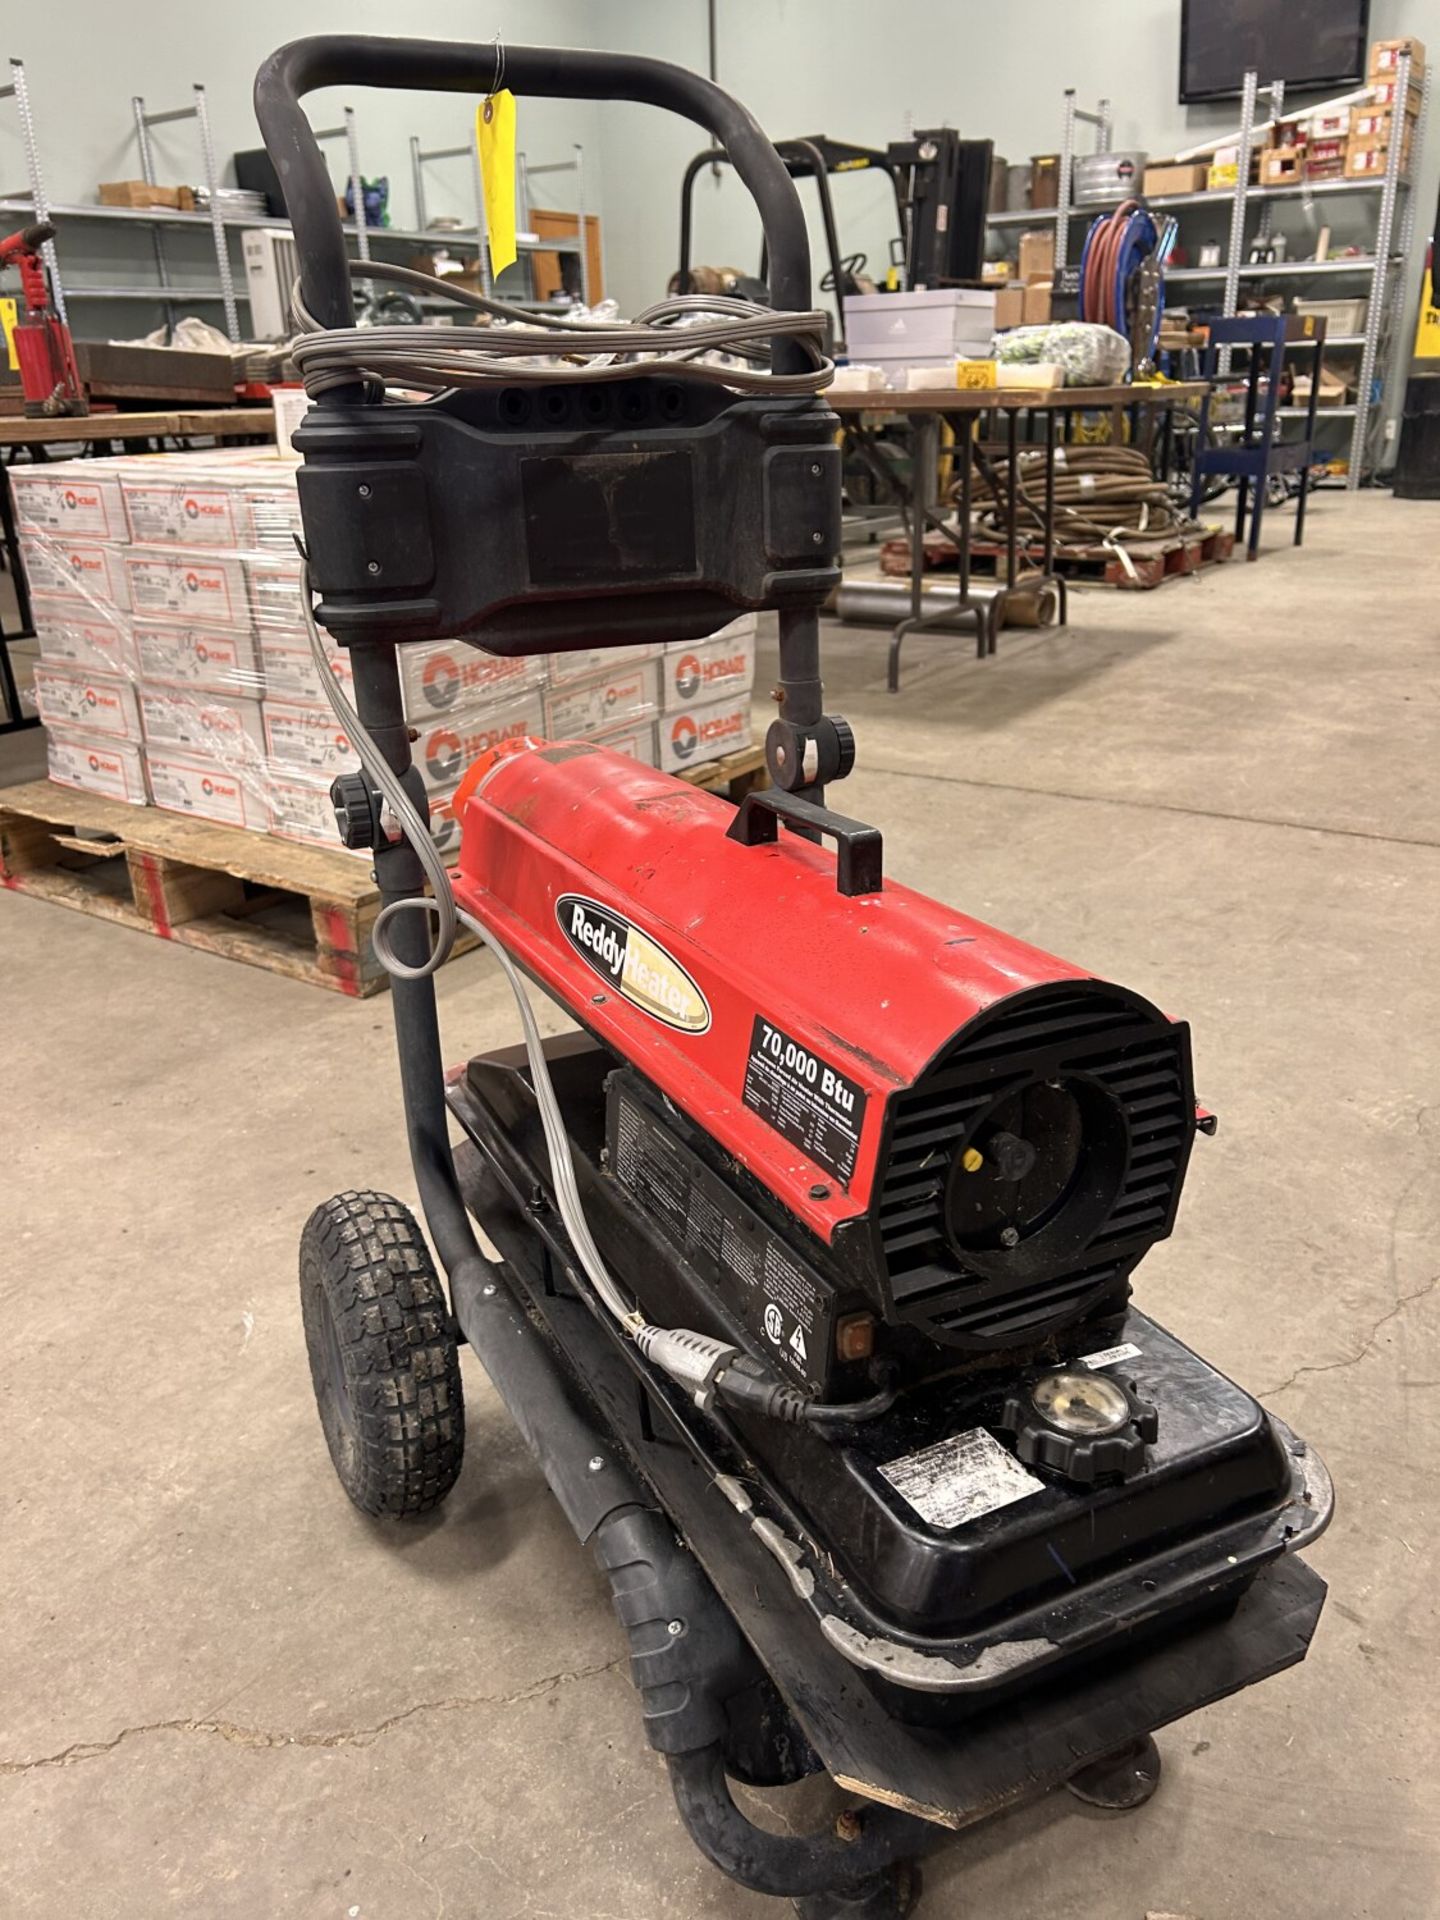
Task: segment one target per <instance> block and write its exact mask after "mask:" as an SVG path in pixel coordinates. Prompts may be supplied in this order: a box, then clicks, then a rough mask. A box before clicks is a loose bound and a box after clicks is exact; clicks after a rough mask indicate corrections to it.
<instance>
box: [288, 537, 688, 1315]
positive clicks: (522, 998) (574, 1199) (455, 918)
mask: <svg viewBox="0 0 1440 1920" xmlns="http://www.w3.org/2000/svg"><path fill="white" fill-rule="evenodd" d="M302 560H303V556H302ZM311 593H312V588H311V584H310V565H309V562H308V560H303V564H302V567H301V575H300V605H301V609H302V611H303V613H304V616H305V630H306V632H307V634H308V635H309V639H310V652H311V655H312V657H313V659H314V661H315V665H316V668H317V670H318V672H319V675H320V684H321V686H322V687H324V689H325V694H326V697H327V699H328V700H329V702H330V705H331V706H332V707H333V708H334V710H335V716H336V718H337V719H338V720H339V722H340V724H341V726H342V727H343V729H344V730H345V733H346V734H347V736H348V737H349V739H350V742H351V745H352V746H353V747H354V748H355V751H356V752H357V753H358V754H359V756H360V764H361V766H363V767H364V769H365V771H366V772H367V773H368V774H369V775H370V777H371V779H373V780H374V782H375V784H376V786H377V787H379V789H380V791H381V793H382V794H383V796H384V798H385V800H386V802H387V803H388V805H389V807H390V809H391V811H392V812H393V814H394V815H395V819H396V821H397V823H398V825H399V827H400V831H401V832H402V833H403V835H404V836H405V838H406V839H407V840H408V841H409V842H410V845H411V846H412V847H413V848H414V850H415V853H416V855H417V857H418V858H419V861H420V864H421V866H422V867H423V868H424V869H425V875H426V878H427V879H428V880H429V882H430V885H431V888H432V890H433V893H434V898H433V899H429V900H427V899H424V898H421V897H418V896H417V897H415V898H413V899H406V900H392V901H390V902H389V904H388V905H387V906H384V907H382V908H381V910H380V912H379V914H378V915H377V916H376V920H375V925H374V927H373V929H372V931H371V940H372V943H373V945H374V948H375V953H376V956H377V958H378V959H379V961H380V964H381V965H382V966H383V967H384V968H385V969H386V971H387V972H389V973H392V974H395V975H397V976H398V977H399V978H400V979H402V980H424V979H426V978H427V977H428V976H429V975H430V974H432V973H434V972H435V970H436V968H437V967H439V966H440V965H441V964H442V963H443V962H444V960H445V959H446V958H447V956H448V955H449V952H450V949H451V948H452V947H453V945H454V944H455V935H456V932H457V931H458V929H459V927H460V926H461V925H464V926H466V927H468V928H469V929H470V931H471V932H472V933H473V934H475V935H476V936H477V938H478V939H479V940H481V941H482V942H483V943H484V945H485V946H487V947H488V948H489V949H490V951H491V952H492V953H493V954H494V955H495V958H496V959H497V960H498V961H499V963H500V970H501V972H502V973H503V974H504V975H505V978H506V980H507V981H508V982H509V984H510V990H511V992H512V993H513V994H514V996H515V1004H516V1006H517V1007H518V1009H519V1012H520V1025H521V1028H522V1030H523V1032H524V1035H525V1053H526V1057H527V1058H528V1060H529V1062H530V1077H531V1080H532V1082H533V1084H534V1088H535V1099H536V1103H537V1105H538V1106H539V1109H540V1123H541V1126H542V1128H543V1129H544V1133H545V1150H546V1154H547V1156H548V1158H549V1161H550V1178H551V1181H552V1184H553V1185H554V1188H555V1203H556V1206H557V1207H558V1208H559V1211H560V1217H561V1219H562V1220H563V1221H564V1223H565V1230H566V1232H567V1233H568V1234H569V1236H570V1239H571V1243H572V1244H573V1246H574V1248H575V1252H576V1255H577V1257H578V1258H579V1261H580V1264H581V1266H582V1267H583V1268H584V1269H585V1272H586V1274H587V1275H588V1277H589V1279H590V1282H591V1285H592V1286H593V1287H594V1288H595V1291H596V1292H597V1293H598V1294H599V1296H600V1298H601V1299H602V1300H603V1301H604V1303H605V1305H606V1307H607V1308H608V1309H609V1311H610V1312H611V1313H612V1314H614V1316H615V1318H616V1319H617V1320H618V1321H620V1323H621V1324H622V1326H624V1327H625V1328H626V1329H627V1331H629V1332H630V1333H631V1335H632V1336H633V1337H635V1338H636V1339H639V1338H640V1336H641V1334H642V1333H645V1332H651V1333H654V1332H658V1331H659V1329H653V1328H649V1327H647V1323H646V1320H645V1316H644V1314H642V1313H640V1312H639V1311H638V1309H637V1308H635V1307H633V1306H631V1305H628V1304H627V1303H626V1300H625V1298H624V1295H623V1294H622V1293H621V1292H620V1289H619V1287H618V1286H617V1285H616V1284H615V1281H614V1279H613V1278H612V1277H611V1275H610V1272H609V1270H608V1269H607V1267H606V1265H605V1262H604V1260H603V1259H602V1258H601V1256H600V1251H599V1249H598V1248H597V1247H596V1245H595V1241H594V1239H593V1237H592V1235H591V1232H590V1225H589V1222H588V1221H587V1220H586V1218H585V1210H584V1207H583V1205H582V1203H581V1199H580V1188H579V1184H578V1182H577V1180H576V1177H575V1161H574V1158H573V1156H572V1155H571V1152H570V1140H569V1136H568V1134H567V1133H566V1131H565V1121H564V1117H563V1116H562V1114H561V1112H560V1102H559V1101H558V1099H557V1098H556V1096H555V1088H554V1085H553V1083H552V1082H551V1079H550V1068H549V1064H548V1062H547V1061H546V1059H545V1043H544V1040H543V1038H542V1036H541V1033H540V1028H539V1025H538V1024H537V1022H536V1019H535V1010H534V1008H533V1007H532V1006H531V1005H530V996H529V994H528V993H527V992H526V990H525V982H524V981H523V979H522V978H521V976H520V970H519V968H518V967H517V966H516V965H515V962H514V961H513V960H512V959H511V958H510V955H509V954H508V953H507V952H506V950H505V948H504V947H503V946H501V944H500V942H499V941H498V940H497V939H496V937H495V935H494V934H493V933H492V932H491V930H490V928H488V927H487V926H485V925H484V924H483V923H482V922H481V921H479V920H477V919H476V918H475V916H474V915H473V914H470V913H466V912H464V911H463V909H461V908H460V907H458V906H457V905H456V903H455V893H454V889H453V888H452V887H451V885H450V875H449V873H448V872H447V871H446V868H445V862H444V861H443V860H442V859H441V858H440V854H439V850H438V849H437V847H436V845H435V842H434V840H433V839H432V837H431V834H430V827H429V824H428V822H427V821H425V820H422V819H421V817H420V814H419V812H418V811H417V810H416V808H415V807H414V805H413V804H412V803H411V800H410V796H409V794H408V793H406V791H405V789H404V787H403V786H402V785H401V783H400V781H399V779H398V778H397V776H396V774H395V771H394V769H393V768H392V767H391V765H390V764H389V762H388V761H387V760H386V758H385V756H384V754H382V753H381V751H380V749H379V748H378V747H377V746H376V744H375V742H374V740H373V739H372V738H371V736H370V734H369V732H368V731H367V729H366V727H365V725H364V723H363V722H362V721H361V719H360V716H359V714H358V713H356V711H355V709H354V708H353V707H352V706H351V705H350V702H349V701H348V700H347V699H346V698H345V695H344V694H343V693H342V692H341V690H340V687H339V685H338V684H337V682H336V679H335V676H334V674H333V673H332V672H331V671H330V660H329V656H328V655H327V654H326V652H325V643H324V641H323V640H322V638H321V636H320V629H319V627H318V626H317V624H316V621H315V611H314V607H313V605H312V604H311ZM407 912H409V913H415V912H419V913H426V914H433V915H434V916H435V918H436V920H437V921H438V922H439V927H438V931H437V935H436V940H435V945H434V949H433V951H432V952H431V954H430V957H429V959H428V960H427V961H425V962H424V963H423V964H422V965H420V966H418V967H416V966H411V965H410V964H409V963H408V962H406V961H404V960H401V959H400V957H399V956H398V955H397V954H396V953H395V951H394V949H393V947H392V946H391V944H390V940H389V929H390V927H391V925H392V924H393V923H394V921H395V920H396V919H397V918H398V916H399V915H400V914H402V913H407Z"/></svg>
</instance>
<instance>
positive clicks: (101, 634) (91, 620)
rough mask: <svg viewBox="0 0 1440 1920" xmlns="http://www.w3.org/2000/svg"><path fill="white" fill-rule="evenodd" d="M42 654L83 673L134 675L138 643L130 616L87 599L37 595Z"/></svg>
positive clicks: (32, 604) (33, 607) (34, 614)
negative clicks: (93, 604) (136, 642)
mask: <svg viewBox="0 0 1440 1920" xmlns="http://www.w3.org/2000/svg"><path fill="white" fill-rule="evenodd" d="M30 612H31V616H32V618H33V619H34V622H35V637H36V639H37V640H38V641H39V643H40V658H41V659H42V660H49V661H53V662H55V663H56V664H57V665H60V666H70V667H79V668H80V670H81V671H82V672H83V673H110V674H116V675H118V676H119V677H120V678H122V679H133V678H134V677H135V674H136V671H137V662H136V657H135V644H134V640H133V638H132V635H131V631H130V621H129V618H128V616H126V615H124V614H120V613H108V614H107V613H106V612H105V610H104V609H103V608H100V607H92V606H90V605H88V604H87V603H86V602H85V601H84V600H71V599H69V598H67V597H56V598H53V599H52V598H45V599H41V598H39V597H37V598H36V599H34V600H32V601H31V602H30Z"/></svg>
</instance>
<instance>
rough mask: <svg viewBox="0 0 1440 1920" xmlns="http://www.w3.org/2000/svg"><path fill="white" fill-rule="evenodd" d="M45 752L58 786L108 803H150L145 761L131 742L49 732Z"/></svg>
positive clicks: (140, 805) (141, 804)
mask: <svg viewBox="0 0 1440 1920" xmlns="http://www.w3.org/2000/svg"><path fill="white" fill-rule="evenodd" d="M45 750H46V755H47V757H48V760H49V766H50V778H51V779H52V780H53V781H55V783H56V784H57V785H58V786H62V787H79V788H80V790H81V791H82V792H83V793H101V794H104V796H105V798H106V799H107V800H123V801H124V802H125V803H126V804H127V805H128V806H132V807H143V806H146V805H148V804H149V799H150V795H149V791H148V789H147V788H146V785H145V763H144V759H143V757H142V755H141V752H140V749H139V747H137V746H132V745H131V744H130V743H129V742H128V741H124V740H84V739H80V738H78V737H76V736H75V735H73V734H71V735H67V734H60V733H49V734H47V735H46V737H45Z"/></svg>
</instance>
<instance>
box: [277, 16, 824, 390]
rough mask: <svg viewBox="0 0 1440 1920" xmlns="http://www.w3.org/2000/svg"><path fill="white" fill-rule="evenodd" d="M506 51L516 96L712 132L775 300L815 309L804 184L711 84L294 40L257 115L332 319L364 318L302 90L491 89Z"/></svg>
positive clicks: (633, 72) (524, 55)
mask: <svg viewBox="0 0 1440 1920" xmlns="http://www.w3.org/2000/svg"><path fill="white" fill-rule="evenodd" d="M502 58H503V62H504V67H503V77H504V81H505V84H506V85H507V86H508V87H511V88H512V89H513V90H514V91H515V92H516V93H517V94H521V93H524V94H540V95H545V96H547V97H550V98H555V99H568V100H635V101H640V102H642V103H644V104H646V105H648V106H653V107H666V108H668V109H669V110H670V111H671V112H672V113H678V114H682V115H683V116H684V117H685V118H686V119H689V120H693V121H695V122H696V123H697V124H698V125H699V126H702V127H705V128H707V129H708V130H709V131H710V132H711V133H712V134H713V135H714V136H715V138H716V139H718V140H719V142H720V144H721V145H722V146H723V147H724V149H725V152H726V153H727V154H728V155H729V157H730V160H731V161H732V163H733V164H734V167H735V171H736V172H737V173H738V174H739V175H740V178H741V179H742V180H743V181H744V182H745V185H746V186H747V187H748V188H749V189H750V192H751V195H752V196H753V198H754V200H755V204H756V206H757V207H758V208H759V211H760V219H761V223H762V225H763V227H764V229H765V243H766V247H767V249H768V251H769V257H770V260H771V261H772V263H773V271H772V277H771V298H772V301H773V303H774V305H775V306H776V307H780V308H784V309H786V310H787V311H795V312H804V311H806V310H807V309H808V308H809V306H810V304H811V291H810V245H809V239H808V236H807V233H806V228H805V216H804V213H803V212H802V210H801V206H800V200H799V197H798V195H797V194H796V192H795V187H794V183H793V182H792V180H791V179H790V176H789V174H788V173H787V172H786V170H785V165H784V162H783V161H782V160H781V158H780V156H779V155H778V154H777V153H776V151H775V149H774V147H773V146H772V145H771V143H770V141H769V140H768V139H767V138H766V136H765V134H764V132H763V131H762V129H761V128H760V126H759V124H758V123H757V122H756V121H755V120H754V119H753V118H752V116H751V115H750V114H749V113H747V112H746V110H745V108H744V107H742V106H741V105H740V103H739V102H738V101H737V100H733V99H732V98H731V97H730V95H729V94H728V93H725V92H724V91H722V89H721V88H719V87H717V86H715V85H714V84H713V83H712V82H711V81H709V80H702V79H701V77H700V76H699V75H698V74H695V73H689V72H687V71H686V70H685V68H684V67H676V66H672V65H671V64H670V63H669V62H668V61H664V60H647V59H644V58H642V57H641V56H639V55H637V54H628V53H590V52H585V51H581V50H579V49H574V48H566V47H509V46H507V47H505V48H504V50H503V54H502V52H501V50H500V49H499V48H497V47H496V46H494V45H493V44H492V45H480V46H476V45H464V44H461V43H458V42H452V41H446V40H400V39H381V38H379V37H377V36H374V35H351V34H317V35H315V36H313V37H312V38H310V39H305V40H292V41H291V42H290V43H289V45H288V46H284V47H281V48H279V49H278V51H277V52H275V53H272V54H271V55H270V57H269V59H268V60H266V61H265V63H264V65H263V66H262V67H261V68H260V71H259V73H258V74H257V75H256V76H255V117H256V118H257V119H258V121H259V122H260V131H261V133H262V135H263V136H264V140H265V145H266V148H267V149H268V151H269V154H270V158H271V160H272V161H273V162H274V166H275V171H276V172H277V174H278V175H279V176H280V185H281V188H282V190H283V192H284V195H285V204H286V206H287V207H288V208H289V210H290V219H291V223H292V225H293V226H294V229H295V244H296V247H297V250H298V252H299V256H300V278H301V287H302V291H303V293H304V297H305V304H306V306H307V307H308V308H309V309H310V311H311V313H313V314H314V315H315V317H316V319H317V320H319V321H320V323H321V324H322V325H323V326H327V327H348V326H351V325H352V324H353V321H354V312H353V308H352V305H351V298H350V268H349V263H348V260H347V257H346V252H345V233H344V229H343V228H342V226H341V224H340V216H339V213H338V211H337V209H336V205H335V193H334V189H333V188H332V186H331V184H330V175H329V172H328V170H327V169H326V166H325V162H324V160H323V158H322V157H321V153H320V148H319V146H318V144H317V142H316V139H315V134H314V131H313V129H312V128H311V125H310V122H309V120H308V119H307V118H306V116H305V113H304V110H303V109H302V107H301V105H300V99H301V96H302V95H303V94H306V93H309V92H311V91H313V89H315V88H316V87H336V86H342V87H352V86H374V87H403V88H425V89H434V90H436V91H439V92H446V93H470V94H485V93H488V92H489V91H490V89H491V88H492V87H493V85H494V83H495V78H496V69H497V65H498V63H499V61H500V60H501V59H502ZM805 364H806V362H805V359H804V354H803V350H802V349H801V348H800V347H799V345H798V344H797V343H795V342H793V341H777V342H776V347H775V365H776V370H777V371H786V372H789V371H795V370H798V369H800V368H801V367H803V366H804V365H805Z"/></svg>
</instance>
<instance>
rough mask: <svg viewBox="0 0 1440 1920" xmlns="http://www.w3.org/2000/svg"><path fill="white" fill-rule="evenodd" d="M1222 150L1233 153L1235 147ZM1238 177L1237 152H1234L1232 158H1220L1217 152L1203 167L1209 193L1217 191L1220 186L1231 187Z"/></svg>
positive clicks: (1238, 159) (1238, 158) (1238, 160)
mask: <svg viewBox="0 0 1440 1920" xmlns="http://www.w3.org/2000/svg"><path fill="white" fill-rule="evenodd" d="M1222 151H1225V152H1232V153H1233V152H1235V149H1234V148H1225V149H1222ZM1239 178H1240V157H1239V154H1238V153H1236V155H1235V158H1234V159H1233V160H1222V159H1220V158H1219V156H1218V154H1217V156H1216V158H1215V159H1213V160H1212V161H1211V162H1210V164H1209V166H1208V167H1207V168H1206V169H1205V185H1206V186H1207V188H1208V189H1209V190H1210V192H1211V193H1215V192H1217V191H1218V190H1219V189H1220V188H1222V187H1233V186H1234V185H1235V183H1236V182H1237V181H1238V180H1239Z"/></svg>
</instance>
